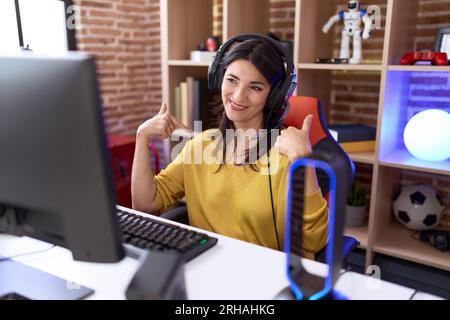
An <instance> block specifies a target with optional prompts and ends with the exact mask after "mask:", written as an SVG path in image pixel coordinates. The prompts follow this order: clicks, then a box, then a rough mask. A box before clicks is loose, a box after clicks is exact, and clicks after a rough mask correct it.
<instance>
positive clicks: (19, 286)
mask: <svg viewBox="0 0 450 320" xmlns="http://www.w3.org/2000/svg"><path fill="white" fill-rule="evenodd" d="M92 293H94V290H92V289H89V288H86V287H83V286H80V285H78V284H75V283H73V282H70V281H68V280H64V279H61V278H58V277H56V276H53V275H51V274H49V273H46V272H44V271H41V270H38V269H35V268H32V267H29V266H26V265H24V264H22V263H20V262H17V261H14V260H5V261H1V262H0V300H79V299H84V298H86V297H87V296H89V295H91V294H92Z"/></svg>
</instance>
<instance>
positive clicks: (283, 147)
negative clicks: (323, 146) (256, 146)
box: [275, 114, 313, 162]
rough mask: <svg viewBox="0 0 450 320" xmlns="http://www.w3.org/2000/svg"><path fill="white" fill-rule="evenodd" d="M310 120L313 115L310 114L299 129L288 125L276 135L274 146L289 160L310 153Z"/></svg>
mask: <svg viewBox="0 0 450 320" xmlns="http://www.w3.org/2000/svg"><path fill="white" fill-rule="evenodd" d="M312 120H313V115H312V114H310V115H308V116H306V118H305V120H304V121H303V126H302V129H301V130H299V129H297V128H294V127H289V128H287V129H286V130H283V131H281V134H280V135H279V136H278V138H277V141H276V142H275V148H277V149H278V150H279V152H280V153H281V154H283V155H285V156H286V157H288V158H289V160H290V161H291V162H294V161H295V160H296V159H298V158H301V157H305V156H307V155H309V154H311V153H312V148H311V142H310V141H309V130H310V129H311V123H312Z"/></svg>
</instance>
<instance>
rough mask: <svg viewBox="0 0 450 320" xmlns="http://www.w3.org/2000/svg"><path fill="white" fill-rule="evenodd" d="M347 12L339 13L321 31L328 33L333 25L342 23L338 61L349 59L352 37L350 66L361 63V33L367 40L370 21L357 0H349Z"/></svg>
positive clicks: (370, 25)
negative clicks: (362, 27) (362, 26)
mask: <svg viewBox="0 0 450 320" xmlns="http://www.w3.org/2000/svg"><path fill="white" fill-rule="evenodd" d="M347 8H348V10H346V11H344V10H343V11H339V12H338V13H337V14H336V15H335V16H332V17H331V18H330V20H328V22H327V23H326V24H325V25H324V26H323V28H322V31H323V32H324V33H328V31H329V30H330V28H331V27H332V26H333V24H334V23H336V22H338V21H342V22H344V30H343V31H342V39H341V52H340V55H339V58H340V59H349V58H350V48H349V47H350V39H351V38H352V37H353V57H352V58H351V59H350V60H349V63H351V64H358V63H361V33H362V38H363V39H364V40H366V39H369V37H370V29H371V27H372V20H371V19H370V17H369V15H368V14H367V11H366V10H361V9H360V7H359V1H358V0H349V1H348V4H347ZM361 22H362V23H364V30H363V31H362V32H361Z"/></svg>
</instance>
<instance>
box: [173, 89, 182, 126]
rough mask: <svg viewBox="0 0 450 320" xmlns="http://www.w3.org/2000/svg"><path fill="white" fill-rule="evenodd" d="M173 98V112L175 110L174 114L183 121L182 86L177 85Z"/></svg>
mask: <svg viewBox="0 0 450 320" xmlns="http://www.w3.org/2000/svg"><path fill="white" fill-rule="evenodd" d="M173 100H174V105H173V108H172V112H173V113H172V114H173V116H174V117H175V118H176V119H177V120H178V121H181V88H180V86H176V87H175V89H174V95H173Z"/></svg>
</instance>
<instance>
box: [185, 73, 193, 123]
mask: <svg viewBox="0 0 450 320" xmlns="http://www.w3.org/2000/svg"><path fill="white" fill-rule="evenodd" d="M186 84H187V109H186V111H187V123H186V125H187V126H188V127H189V128H191V129H194V78H193V77H187V78H186Z"/></svg>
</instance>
